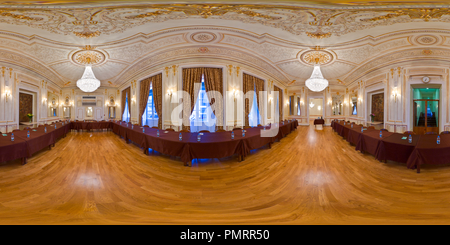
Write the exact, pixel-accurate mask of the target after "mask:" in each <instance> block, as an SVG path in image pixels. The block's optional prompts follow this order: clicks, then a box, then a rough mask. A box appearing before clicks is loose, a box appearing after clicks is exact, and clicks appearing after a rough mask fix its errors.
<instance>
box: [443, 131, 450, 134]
mask: <svg viewBox="0 0 450 245" xmlns="http://www.w3.org/2000/svg"><path fill="white" fill-rule="evenodd" d="M441 134H450V131H442V132H441Z"/></svg>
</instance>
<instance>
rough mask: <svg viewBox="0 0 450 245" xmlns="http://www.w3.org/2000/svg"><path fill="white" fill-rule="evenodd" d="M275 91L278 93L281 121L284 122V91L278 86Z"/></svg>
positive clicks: (274, 88)
mask: <svg viewBox="0 0 450 245" xmlns="http://www.w3.org/2000/svg"><path fill="white" fill-rule="evenodd" d="M273 91H278V110H279V115H280V121H281V120H283V90H281V88H279V87H277V86H273Z"/></svg>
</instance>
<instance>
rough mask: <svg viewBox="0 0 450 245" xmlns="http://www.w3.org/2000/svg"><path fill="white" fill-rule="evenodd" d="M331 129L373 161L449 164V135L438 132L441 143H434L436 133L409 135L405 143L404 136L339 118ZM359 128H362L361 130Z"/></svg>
mask: <svg viewBox="0 0 450 245" xmlns="http://www.w3.org/2000/svg"><path fill="white" fill-rule="evenodd" d="M331 126H332V128H333V130H334V131H335V132H336V133H337V134H338V135H340V136H342V137H343V138H344V139H346V140H347V141H348V142H349V143H352V144H354V145H355V146H356V147H355V150H357V151H361V152H363V153H364V152H367V153H370V154H371V155H373V156H374V157H375V158H376V159H377V160H379V161H384V162H387V160H390V161H395V162H400V163H405V164H406V166H407V167H408V168H410V169H417V173H420V166H421V165H423V164H431V165H437V164H449V163H450V135H449V134H443V135H439V136H440V139H441V143H440V144H439V145H438V144H437V143H436V142H437V135H411V138H412V141H411V143H409V140H408V136H409V135H404V134H399V133H391V132H387V131H381V133H382V137H380V130H375V129H365V128H364V127H362V126H358V125H354V126H353V128H352V126H351V124H350V123H345V124H344V122H343V121H337V120H335V121H333V122H332V123H331ZM361 128H363V129H364V130H363V131H362V132H361Z"/></svg>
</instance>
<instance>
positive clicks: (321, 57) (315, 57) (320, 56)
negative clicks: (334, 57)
mask: <svg viewBox="0 0 450 245" xmlns="http://www.w3.org/2000/svg"><path fill="white" fill-rule="evenodd" d="M303 60H304V61H305V62H306V63H310V64H316V63H320V64H321V65H323V64H326V63H328V62H329V61H330V60H331V57H330V55H329V54H327V53H322V52H309V53H307V54H306V55H304V56H303Z"/></svg>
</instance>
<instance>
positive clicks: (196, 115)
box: [189, 75, 216, 132]
mask: <svg viewBox="0 0 450 245" xmlns="http://www.w3.org/2000/svg"><path fill="white" fill-rule="evenodd" d="M189 119H190V126H191V132H198V131H201V130H208V131H210V132H215V131H216V116H215V115H214V113H213V111H212V110H211V106H210V105H209V99H208V96H207V94H206V90H205V78H204V76H203V75H202V85H201V88H200V91H199V94H198V97H197V101H196V102H195V107H194V110H193V111H192V114H191V116H190V118H189Z"/></svg>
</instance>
